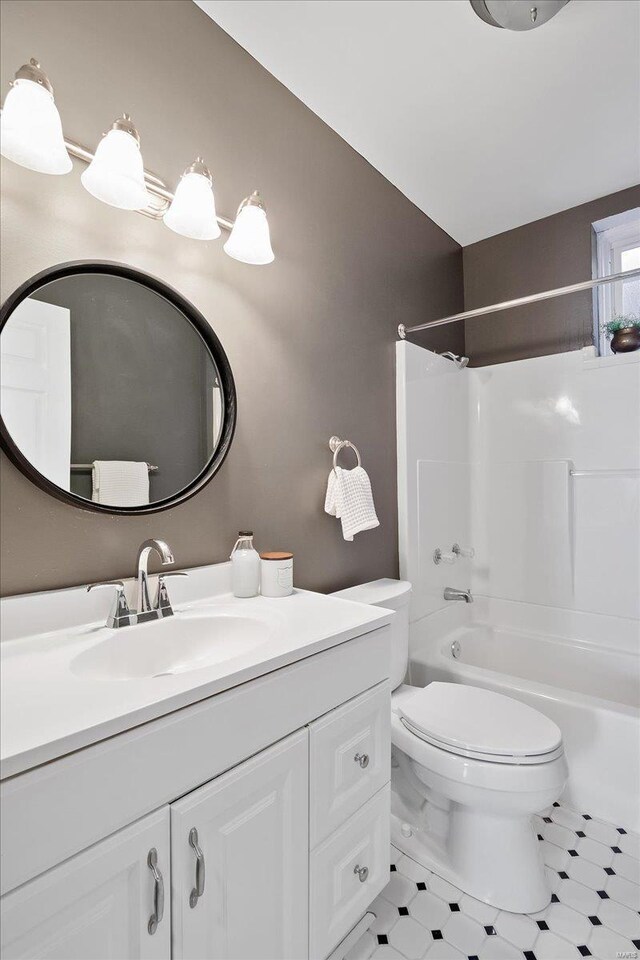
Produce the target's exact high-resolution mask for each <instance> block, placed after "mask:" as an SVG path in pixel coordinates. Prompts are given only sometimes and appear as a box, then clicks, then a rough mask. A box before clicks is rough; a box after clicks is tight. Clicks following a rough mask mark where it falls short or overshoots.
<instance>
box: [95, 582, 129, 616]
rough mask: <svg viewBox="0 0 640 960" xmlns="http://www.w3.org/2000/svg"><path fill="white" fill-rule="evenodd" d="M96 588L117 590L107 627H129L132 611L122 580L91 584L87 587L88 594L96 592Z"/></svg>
mask: <svg viewBox="0 0 640 960" xmlns="http://www.w3.org/2000/svg"><path fill="white" fill-rule="evenodd" d="M96 587H115V588H116V593H115V599H114V603H113V606H112V607H111V610H110V611H109V616H108V617H107V626H108V627H128V626H129V624H130V623H131V611H130V610H129V604H128V603H127V598H126V596H125V592H124V583H123V582H122V580H101V581H99V582H98V583H90V584H89V585H88V587H87V593H90V592H91V591H92V590H95V589H96Z"/></svg>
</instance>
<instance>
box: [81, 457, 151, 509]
mask: <svg viewBox="0 0 640 960" xmlns="http://www.w3.org/2000/svg"><path fill="white" fill-rule="evenodd" d="M92 476H93V492H92V495H91V498H92V500H93V501H94V503H104V504H108V505H109V506H110V507H139V506H141V504H144V503H149V467H148V466H147V464H146V463H137V462H135V461H133V460H94V461H93V471H92Z"/></svg>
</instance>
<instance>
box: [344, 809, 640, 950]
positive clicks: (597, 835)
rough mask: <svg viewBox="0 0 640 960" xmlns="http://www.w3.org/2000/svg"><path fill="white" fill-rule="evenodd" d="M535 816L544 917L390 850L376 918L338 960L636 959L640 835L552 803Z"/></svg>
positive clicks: (639, 936)
mask: <svg viewBox="0 0 640 960" xmlns="http://www.w3.org/2000/svg"><path fill="white" fill-rule="evenodd" d="M535 819H536V829H537V830H538V839H539V840H540V843H541V844H542V852H543V857H544V862H545V864H546V871H547V875H548V877H549V883H550V885H551V889H552V891H553V899H552V902H551V903H550V905H549V906H548V907H547V908H546V909H545V910H542V911H541V912H540V913H535V914H514V913H507V912H505V911H503V910H496V909H495V908H494V907H489V906H487V905H486V904H485V903H480V902H479V901H478V900H474V899H473V897H470V896H468V895H467V894H464V893H462V892H461V891H460V890H458V889H456V887H454V886H452V885H451V884H450V883H447V882H446V881H445V880H442V879H441V878H440V877H438V876H436V875H435V874H434V873H430V872H429V871H428V870H426V869H425V868H424V867H421V866H419V865H418V864H417V863H416V862H415V861H414V860H411V859H410V858H409V857H406V856H404V855H403V854H402V853H400V851H399V850H396V849H395V848H394V847H392V848H391V861H392V865H391V871H392V872H391V879H390V881H389V883H388V884H387V886H386V887H385V889H384V890H383V891H382V894H381V895H380V896H379V897H377V899H376V900H375V901H374V903H373V904H372V908H371V909H372V910H373V912H374V913H375V914H376V918H377V919H376V921H375V923H374V924H373V925H372V927H371V928H370V929H369V930H368V931H367V933H365V934H364V936H363V937H361V938H360V940H359V941H358V943H356V945H355V946H354V947H352V949H351V950H350V951H349V953H348V954H347V957H346V958H345V960H369V958H370V957H371V958H373V960H387V958H388V960H393V958H395V960H423V958H428V960H460V958H462V960H464V958H469V960H476V958H477V960H503V958H504V960H509V958H513V960H580V958H581V957H591V956H592V957H597V958H599V960H631V958H635V957H638V958H640V837H639V836H638V835H637V834H634V833H631V832H630V831H626V830H624V829H623V828H622V827H615V826H612V825H611V824H609V823H605V822H603V821H602V820H596V819H595V818H593V817H590V816H589V815H588V814H581V813H576V812H575V811H573V810H570V809H569V808H568V807H565V806H561V805H557V804H554V806H553V807H551V808H550V809H549V810H547V811H545V812H544V813H543V814H542V815H541V816H539V817H536V818H535Z"/></svg>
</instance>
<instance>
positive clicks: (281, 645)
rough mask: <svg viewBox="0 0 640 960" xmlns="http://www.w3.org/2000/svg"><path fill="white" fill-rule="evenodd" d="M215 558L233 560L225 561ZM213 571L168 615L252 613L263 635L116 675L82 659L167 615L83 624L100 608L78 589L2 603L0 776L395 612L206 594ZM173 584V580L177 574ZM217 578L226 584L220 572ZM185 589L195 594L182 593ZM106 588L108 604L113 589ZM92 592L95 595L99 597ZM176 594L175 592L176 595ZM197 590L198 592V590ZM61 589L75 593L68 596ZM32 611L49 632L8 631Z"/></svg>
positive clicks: (320, 599) (296, 597)
mask: <svg viewBox="0 0 640 960" xmlns="http://www.w3.org/2000/svg"><path fill="white" fill-rule="evenodd" d="M217 566H219V567H220V568H226V567H228V565H227V564H220V565H217ZM211 570H215V568H213V567H209V568H200V570H199V571H197V572H196V574H197V575H196V578H195V580H196V584H197V583H198V578H199V584H200V589H198V588H197V586H196V587H194V586H193V585H192V586H191V587H182V596H183V599H182V601H181V599H180V597H178V598H177V602H176V606H175V611H176V612H175V616H174V617H173V618H170V620H171V622H172V623H174V624H175V627H178V624H179V621H180V620H181V619H182V620H183V622H184V623H185V624H188V623H189V622H190V621H191V622H193V621H194V620H199V622H200V623H202V620H201V618H202V617H206V616H207V615H208V614H210V613H214V614H215V615H216V616H223V617H226V618H231V619H234V618H236V617H238V618H244V617H246V618H251V619H253V620H257V621H258V622H259V623H261V624H265V625H266V626H267V628H268V635H267V637H266V639H264V640H262V641H261V642H260V643H259V644H258V645H255V646H253V647H250V648H249V649H247V650H244V651H243V649H242V647H240V648H239V649H238V651H237V652H235V655H233V656H232V657H229V658H227V659H221V660H219V661H217V662H215V663H212V664H209V665H204V666H197V667H196V668H190V669H185V670H180V669H178V670H176V671H175V672H171V673H167V674H161V675H156V676H131V677H128V678H117V677H116V678H114V677H112V676H105V675H101V674H100V672H99V670H98V671H96V670H94V669H93V668H91V669H88V670H87V669H86V667H83V666H82V665H83V664H89V666H90V667H91V665H92V664H93V663H94V662H95V661H96V657H97V658H98V661H97V662H98V663H100V664H104V663H107V666H108V657H107V658H105V657H104V656H102V657H101V653H102V651H103V650H104V649H106V644H108V643H109V641H111V640H113V639H114V635H115V634H117V637H116V638H115V639H116V640H117V643H118V644H121V645H126V644H128V643H131V644H132V645H133V644H135V643H136V641H138V638H139V637H143V634H142V631H147V632H148V633H147V637H148V638H151V639H153V637H152V634H151V632H150V631H153V630H154V628H157V627H158V626H159V625H161V624H163V623H164V622H165V621H160V624H144V625H141V626H134V627H123V628H121V629H119V630H117V631H115V630H110V629H108V628H106V627H104V626H102V625H101V624H102V623H104V622H105V621H104V618H102V619H101V620H99V621H98V622H93V623H90V624H87V623H84V624H81V623H79V622H78V607H79V604H80V603H82V602H84V604H85V607H87V609H88V611H89V613H90V614H91V613H93V614H94V615H95V613H96V608H95V606H93V607H90V606H88V604H87V600H88V598H87V595H86V594H85V592H84V591H83V590H80V589H73V590H68V591H55V592H54V593H50V594H40V595H34V596H35V597H36V600H35V603H32V606H31V607H29V602H30V600H31V598H29V597H17V598H9V599H8V600H5V601H3V621H4V620H5V614H6V621H7V624H8V630H7V632H8V634H9V639H6V640H4V642H3V643H2V644H1V645H0V656H1V668H2V669H1V674H2V723H1V772H2V778H6V777H10V776H14V775H16V774H18V773H21V772H23V771H25V770H28V769H30V768H32V767H34V766H37V765H39V764H42V763H46V762H48V761H51V760H54V759H56V758H58V757H61V756H63V755H64V754H68V753H71V752H73V751H75V750H78V749H81V748H82V747H86V746H88V745H89V744H92V743H95V742H97V741H99V740H104V739H106V738H107V737H111V736H113V735H115V734H118V733H122V732H123V731H125V730H128V729H131V728H132V727H135V726H138V725H139V724H142V723H146V722H148V721H150V720H154V719H156V718H158V717H161V716H164V715H165V714H168V713H171V712H172V711H175V710H178V709H180V708H182V707H185V706H188V705H190V704H193V703H196V702H197V701H199V700H204V699H205V698H207V697H211V696H213V695H214V694H217V693H221V692H222V691H224V690H228V689H230V688H232V687H235V686H237V685H238V684H241V683H245V682H246V681H248V680H254V679H256V678H257V677H260V676H263V675H265V674H267V673H270V672H271V671H273V670H277V669H278V668H280V667H285V666H287V665H289V664H292V663H295V662H296V661H298V660H302V659H304V658H306V657H309V656H311V655H313V654H316V653H319V652H320V651H322V650H326V649H329V648H330V647H333V646H336V645H337V644H340V643H344V642H345V641H347V640H351V639H353V638H354V637H357V636H361V635H362V634H364V633H368V632H369V631H371V630H375V629H377V628H378V627H381V626H384V625H385V624H387V623H389V622H390V620H391V617H392V616H393V613H392V611H388V610H384V609H382V608H380V607H373V606H367V605H365V604H360V603H351V602H349V601H346V600H340V599H338V598H336V597H331V596H325V595H323V594H318V593H311V592H307V591H302V590H295V591H294V593H293V595H292V596H290V597H286V598H282V599H268V598H266V597H255V598H252V599H250V600H237V599H235V598H234V597H233V596H232V595H231V594H230V593H228V592H219V590H218V589H216V592H215V593H213V594H212V595H210V596H207V595H203V590H202V584H203V583H205V582H206V578H205V577H204V576H203V572H205V571H211ZM222 574H223V576H227V575H228V572H227V571H226V570H224V569H223V570H222ZM190 576H191V573H190ZM209 579H210V580H211V578H209ZM213 579H216V578H213ZM171 583H172V585H173V581H171ZM180 583H181V584H182V581H180ZM215 586H216V588H218V587H220V586H223V587H224V586H225V584H224V582H223V580H221V579H220V576H218V577H217V583H216V584H215ZM189 591H190V592H191V596H190V597H189V598H188V599H186V600H185V599H184V597H185V594H187V595H188V593H189ZM100 592H101V593H102V594H103V599H102V601H101V602H102V603H103V604H104V593H106V592H107V591H100ZM94 593H96V591H94ZM94 593H92V594H90V595H89V596H90V597H93V596H94ZM178 593H179V591H178V590H177V591H176V595H178ZM198 593H199V596H194V594H198ZM65 595H67V597H69V598H71V602H70V603H69V602H67V599H66V597H65ZM46 600H48V604H46V602H45V601H46ZM92 602H95V601H92ZM65 606H66V607H67V608H70V607H75V617H74V615H73V614H72V615H71V616H69V617H67V618H66V619H67V620H68V621H69V625H64V624H63V623H62V622H61V621H64V620H65V616H64V613H63V612H62V611H63V608H65ZM28 609H29V610H31V612H32V613H33V611H34V610H35V614H34V615H32V616H31V617H30V618H29V616H28V615H27V617H26V620H27V622H28V624H29V623H30V624H31V626H32V627H33V625H34V624H35V625H39V624H42V622H43V619H44V618H45V615H46V614H45V611H46V610H47V609H48V610H49V611H50V614H51V616H50V619H49V621H48V622H51V621H53V625H54V626H55V627H56V629H54V630H52V631H49V632H43V631H42V630H40V631H38V632H36V630H33V629H32V630H31V633H32V635H30V636H13V637H12V636H11V634H12V633H16V632H17V627H16V623H17V622H18V620H19V619H21V616H22V614H23V613H24V611H26V610H28ZM74 621H75V622H74ZM174 629H175V628H174ZM212 643H215V638H212ZM222 644H224V640H223V641H222ZM101 645H102V647H101ZM120 649H124V648H123V647H122V646H121V647H120ZM132 649H133V648H132ZM96 651H97V653H96ZM116 673H117V671H116Z"/></svg>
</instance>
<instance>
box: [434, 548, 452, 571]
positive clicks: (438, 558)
mask: <svg viewBox="0 0 640 960" xmlns="http://www.w3.org/2000/svg"><path fill="white" fill-rule="evenodd" d="M457 559H458V556H457V554H456V553H455V552H454V553H443V552H442V550H441V549H440V547H436V549H435V550H434V551H433V562H434V563H435V564H436V566H437V565H438V564H439V563H455V562H456V560H457Z"/></svg>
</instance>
